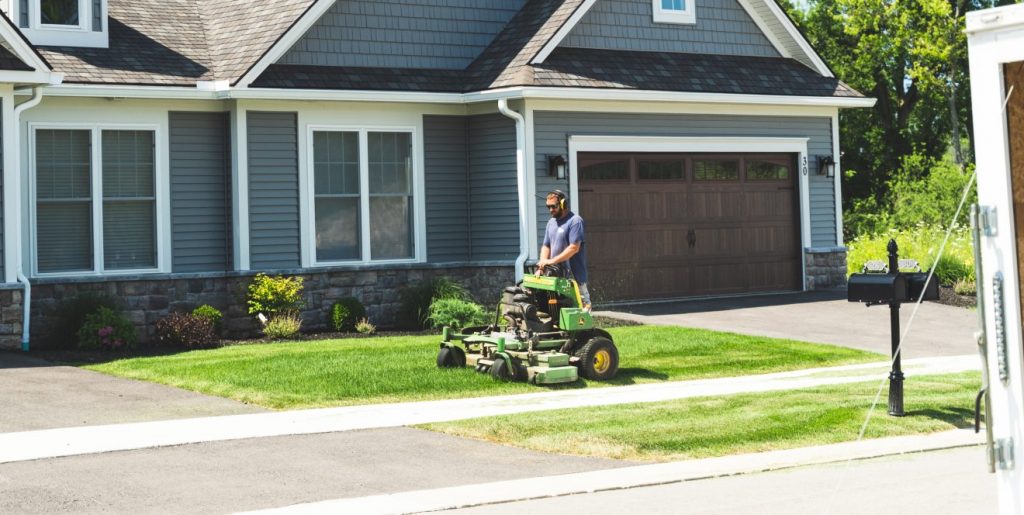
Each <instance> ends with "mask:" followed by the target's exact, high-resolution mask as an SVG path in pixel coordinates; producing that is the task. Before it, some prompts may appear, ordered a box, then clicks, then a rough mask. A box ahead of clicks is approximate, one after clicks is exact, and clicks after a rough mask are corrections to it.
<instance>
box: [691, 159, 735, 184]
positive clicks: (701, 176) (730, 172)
mask: <svg viewBox="0 0 1024 515" xmlns="http://www.w3.org/2000/svg"><path fill="white" fill-rule="evenodd" d="M693 179H694V180H697V181H738V180H739V179H740V163H739V161H725V160H718V159H697V160H694V162H693Z"/></svg>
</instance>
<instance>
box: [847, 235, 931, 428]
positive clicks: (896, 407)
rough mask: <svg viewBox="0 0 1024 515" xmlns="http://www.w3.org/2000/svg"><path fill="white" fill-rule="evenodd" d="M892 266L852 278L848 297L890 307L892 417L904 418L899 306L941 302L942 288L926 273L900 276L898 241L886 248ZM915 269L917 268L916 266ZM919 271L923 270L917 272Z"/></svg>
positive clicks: (872, 304) (880, 264) (849, 283)
mask: <svg viewBox="0 0 1024 515" xmlns="http://www.w3.org/2000/svg"><path fill="white" fill-rule="evenodd" d="M886 250H888V252H889V263H888V266H885V265H884V264H883V263H882V262H880V261H877V262H872V263H877V266H875V267H873V268H872V267H869V266H865V273H861V274H852V275H850V280H849V282H848V283H847V288H846V294H847V300H849V301H850V302H863V303H865V304H866V305H867V306H868V307H871V306H880V305H883V304H888V305H889V331H890V339H891V344H892V370H891V371H890V372H889V414H890V415H892V416H894V417H902V416H903V415H904V411H903V369H902V367H901V365H900V354H902V352H901V350H900V304H902V303H904V302H915V301H917V300H918V299H921V300H938V299H939V286H938V283H937V282H935V278H934V276H932V277H930V278H929V274H928V273H927V272H920V271H919V272H901V271H900V268H899V267H900V259H899V247H898V246H897V245H896V240H894V239H893V240H889V245H887V246H886ZM912 266H915V267H916V266H917V265H916V264H913V265H912ZM918 270H920V268H918Z"/></svg>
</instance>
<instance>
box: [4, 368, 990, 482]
mask: <svg viewBox="0 0 1024 515" xmlns="http://www.w3.org/2000/svg"><path fill="white" fill-rule="evenodd" d="M888 366H889V363H888V362H881V363H866V364H858V365H846V366H840V367H826V368H814V369H805V370H796V371H790V372H778V373H773V374H762V375H752V376H741V377H725V378H717V379H703V380H697V381H678V382H666V383H657V384H642V385H631V386H619V387H614V388H595V389H582V390H563V391H549V392H540V393H528V394H518V395H504V396H496V397H476V398H466V399H450V400H441V401H425V402H406V403H396V404H374V405H365V406H348V407H340V408H323V409H310V410H296V411H285V412H274V413H254V414H245V415H229V416H220V417H203V418H192V419H178V420H168V421H159V422H141V423H131V424H113V425H101V426H86V427H72V428H61V429H46V430H40V431H25V432H14V433H3V434H0V463H11V462H19V461H29V460H38V459H46V458H56V457H61V456H75V455H82V454H95V453H102V452H113V451H126V450H135V449H147V448H154V447H166V446H172V445H185V444H195V443H203V442H216V441H226V440H240V439H246V438H262V437H272V436H287V435H301V434H318V433H333V432H341V431H352V430H358V429H375V428H385V427H400V426H410V425H416V424H426V423H431V422H448V421H452V420H464V419H471V418H480V417H490V416H496V415H509V414H514V413H525V412H534V411H545V410H554V409H567V408H581V407H587V406H608V405H615V404H631V403H642V402H659V401H668V400H675V399H683V398H688V397H704V396H716V395H731V394H738V393H753V392H769V391H778V390H794V389H799V388H810V387H815V386H822V385H833V384H847V383H856V382H864V381H870V380H873V379H879V378H884V377H886V374H887V373H888ZM979 366H980V364H979V362H978V358H977V356H974V355H968V356H954V357H944V358H922V359H916V360H908V361H907V362H906V363H905V367H904V369H905V370H906V372H908V375H909V374H913V375H936V374H952V373H958V372H964V371H971V370H978V369H979Z"/></svg>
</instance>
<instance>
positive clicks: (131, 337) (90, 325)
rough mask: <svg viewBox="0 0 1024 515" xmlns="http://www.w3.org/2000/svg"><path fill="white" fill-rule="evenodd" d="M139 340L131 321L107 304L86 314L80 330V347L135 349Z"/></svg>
mask: <svg viewBox="0 0 1024 515" xmlns="http://www.w3.org/2000/svg"><path fill="white" fill-rule="evenodd" d="M137 340H138V334H137V333H136V331H135V326H134V325H132V323H131V321H130V320H128V319H127V318H126V317H125V316H124V315H122V314H120V313H118V312H117V311H114V310H113V309H110V308H108V307H106V306H101V307H100V308H99V309H98V310H96V312H95V313H92V314H89V315H86V317H85V321H84V322H83V323H82V327H81V328H80V329H79V330H78V348H80V349H92V350H95V349H101V350H124V349H133V348H135V342H136V341H137Z"/></svg>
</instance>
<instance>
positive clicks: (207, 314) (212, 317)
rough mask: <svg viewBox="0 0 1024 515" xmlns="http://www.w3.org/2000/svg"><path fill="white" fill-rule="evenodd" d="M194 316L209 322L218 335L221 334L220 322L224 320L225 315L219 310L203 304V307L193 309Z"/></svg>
mask: <svg viewBox="0 0 1024 515" xmlns="http://www.w3.org/2000/svg"><path fill="white" fill-rule="evenodd" d="M192 315H193V316H196V317H199V318H204V319H206V320H208V321H209V322H210V324H212V326H213V330H214V331H216V332H217V333H218V334H219V333H220V322H221V320H223V319H224V313H221V312H220V310H219V309H217V308H215V307H213V306H211V305H209V304H203V305H202V306H199V307H198V308H196V309H193V310H192Z"/></svg>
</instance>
